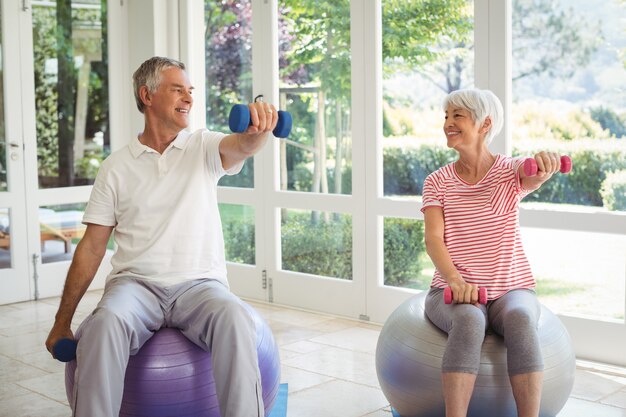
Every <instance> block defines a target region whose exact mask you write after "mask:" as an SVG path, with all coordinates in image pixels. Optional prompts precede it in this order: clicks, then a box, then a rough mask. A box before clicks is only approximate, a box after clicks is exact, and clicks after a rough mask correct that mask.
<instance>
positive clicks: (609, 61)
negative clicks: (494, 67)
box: [512, 0, 626, 278]
mask: <svg viewBox="0 0 626 417" xmlns="http://www.w3.org/2000/svg"><path fill="white" fill-rule="evenodd" d="M624 20H626V3H624V2H617V1H598V0H595V1H589V0H558V1H553V0H550V1H548V0H542V1H532V2H529V1H523V0H514V1H513V31H512V33H513V42H512V46H513V65H512V68H513V107H512V115H513V120H512V123H513V129H512V132H513V147H514V149H513V153H514V154H515V155H524V156H532V155H533V154H535V153H536V152H538V151H540V150H554V151H557V152H560V153H561V154H567V155H570V156H571V158H572V160H573V170H572V172H571V173H570V174H569V175H556V176H555V177H554V178H552V179H551V180H550V181H548V182H547V183H546V184H544V185H543V186H542V187H541V189H540V190H539V191H538V192H535V193H532V194H531V195H529V196H528V197H527V198H525V201H541V202H549V203H567V204H577V205H583V206H594V207H603V208H604V209H606V210H611V211H626V197H625V196H626V68H625V65H626V63H625V61H624V57H625V53H626V31H624V24H623V22H624ZM622 278H623V276H622Z"/></svg>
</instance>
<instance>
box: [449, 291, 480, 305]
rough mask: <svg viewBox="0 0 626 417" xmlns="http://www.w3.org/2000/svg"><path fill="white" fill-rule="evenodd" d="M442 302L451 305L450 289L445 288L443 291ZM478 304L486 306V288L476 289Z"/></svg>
mask: <svg viewBox="0 0 626 417" xmlns="http://www.w3.org/2000/svg"><path fill="white" fill-rule="evenodd" d="M443 301H444V303H446V304H452V288H450V287H446V288H444V289H443ZM478 302H479V303H480V304H487V288H479V289H478Z"/></svg>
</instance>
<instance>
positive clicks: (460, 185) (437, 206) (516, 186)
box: [422, 89, 561, 417]
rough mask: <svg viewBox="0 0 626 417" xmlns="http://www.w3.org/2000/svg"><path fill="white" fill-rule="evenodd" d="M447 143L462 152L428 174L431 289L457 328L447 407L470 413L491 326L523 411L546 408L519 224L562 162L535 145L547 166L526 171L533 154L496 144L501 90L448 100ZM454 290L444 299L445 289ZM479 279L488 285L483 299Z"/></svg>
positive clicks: (436, 309) (440, 317)
mask: <svg viewBox="0 0 626 417" xmlns="http://www.w3.org/2000/svg"><path fill="white" fill-rule="evenodd" d="M443 108H444V111H445V122H444V126H443V128H444V133H445V136H446V140H447V146H448V147H449V148H452V149H454V150H455V151H456V152H457V153H458V159H457V160H456V161H455V162H453V163H450V164H448V165H446V166H444V167H442V168H440V169H439V170H437V171H435V172H433V173H432V174H430V175H429V176H428V177H427V178H426V180H425V182H424V190H423V207H422V212H423V213H424V221H425V240H426V250H427V252H428V255H429V256H430V258H431V259H432V261H433V263H434V264H435V267H436V271H435V274H434V277H433V280H432V284H431V289H430V291H429V294H428V296H427V298H426V314H427V315H428V317H429V319H430V320H431V321H432V322H433V323H434V324H435V325H437V326H438V327H439V328H441V329H442V330H443V331H445V332H447V333H448V342H447V345H446V350H445V354H444V357H443V365H442V384H443V394H444V401H445V408H446V416H447V417H460V416H463V417H464V416H466V415H467V409H468V406H469V401H470V398H471V396H472V391H473V388H474V383H475V381H476V375H477V373H478V367H479V365H480V352H481V345H482V343H483V340H484V337H485V332H486V330H487V328H489V327H490V328H491V329H492V330H493V331H494V332H496V333H498V334H500V335H502V336H503V337H504V342H505V344H506V347H507V366H508V373H509V378H510V381H511V386H512V387H513V395H514V398H515V401H516V404H517V410H518V416H520V417H537V416H538V414H539V404H540V399H541V398H540V397H541V387H542V381H543V359H542V356H541V350H540V344H539V340H538V336H537V324H538V320H539V315H540V311H541V309H540V304H539V302H538V300H537V297H536V295H535V291H534V290H535V279H534V277H533V275H532V272H531V269H530V265H529V262H528V259H527V258H526V255H525V253H524V249H523V247H522V239H521V236H520V227H519V202H520V200H521V199H522V198H523V197H524V196H526V195H527V194H529V193H530V192H532V191H533V190H536V189H538V188H539V187H540V186H541V185H542V184H543V183H544V182H546V181H547V180H548V179H550V177H551V176H552V175H553V174H554V173H555V172H557V171H559V168H560V164H561V162H560V158H559V156H558V155H557V154H555V153H552V152H540V153H538V154H536V155H535V160H536V162H537V166H538V173H537V174H536V175H534V176H526V175H525V174H524V169H523V162H524V158H512V157H508V156H505V155H499V154H494V153H492V152H491V151H490V150H489V148H488V145H489V143H490V142H491V140H492V139H493V138H494V137H495V136H496V135H497V134H498V133H499V132H500V130H501V129H502V125H503V110H502V104H501V103H500V100H499V99H498V98H497V97H496V95H495V94H493V93H492V92H491V91H488V90H478V89H467V90H459V91H455V92H452V93H451V94H449V95H448V96H447V97H446V99H445V100H444V105H443ZM446 287H450V289H451V291H452V298H453V303H451V304H445V302H444V297H443V292H444V289H445V288H446ZM479 288H485V289H486V290H487V294H488V301H487V304H486V305H481V304H479V303H478V294H479V291H478V289H479Z"/></svg>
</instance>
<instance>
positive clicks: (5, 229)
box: [0, 207, 11, 269]
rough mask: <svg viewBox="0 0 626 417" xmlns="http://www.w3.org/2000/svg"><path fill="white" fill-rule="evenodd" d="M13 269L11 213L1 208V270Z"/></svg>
mask: <svg viewBox="0 0 626 417" xmlns="http://www.w3.org/2000/svg"><path fill="white" fill-rule="evenodd" d="M5 268H11V211H10V210H9V209H8V208H6V207H5V208H0V269H5Z"/></svg>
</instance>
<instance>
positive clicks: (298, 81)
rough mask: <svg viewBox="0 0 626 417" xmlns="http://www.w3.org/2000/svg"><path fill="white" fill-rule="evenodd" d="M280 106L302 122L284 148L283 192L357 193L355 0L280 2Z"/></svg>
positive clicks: (283, 145) (281, 163)
mask: <svg viewBox="0 0 626 417" xmlns="http://www.w3.org/2000/svg"><path fill="white" fill-rule="evenodd" d="M279 51H280V83H281V84H280V107H281V108H282V109H284V110H287V111H289V112H291V114H292V116H293V120H297V123H296V124H294V126H293V129H292V131H291V134H290V136H289V138H287V139H286V140H281V145H280V189H281V190H291V191H303V192H313V193H324V194H327V193H335V194H351V193H352V158H351V154H352V152H351V151H352V135H351V126H350V113H351V85H352V82H351V53H350V2H349V1H348V0H338V1H335V2H322V3H320V2H311V1H307V0H284V1H281V2H280V4H279Z"/></svg>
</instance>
